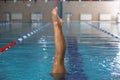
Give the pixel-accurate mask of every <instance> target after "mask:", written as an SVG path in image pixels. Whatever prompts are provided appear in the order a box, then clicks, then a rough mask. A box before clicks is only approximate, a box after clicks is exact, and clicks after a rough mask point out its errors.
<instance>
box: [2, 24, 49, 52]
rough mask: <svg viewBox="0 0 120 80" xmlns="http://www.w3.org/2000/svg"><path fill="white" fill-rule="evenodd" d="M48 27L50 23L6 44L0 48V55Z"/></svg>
mask: <svg viewBox="0 0 120 80" xmlns="http://www.w3.org/2000/svg"><path fill="white" fill-rule="evenodd" d="M48 25H50V23H48V24H46V25H44V26H42V27H41V28H38V29H36V30H33V31H31V32H29V33H27V34H26V35H23V36H22V37H20V38H18V39H17V40H14V41H12V42H10V43H8V44H7V45H5V46H3V47H2V48H0V54H2V53H3V52H4V51H6V50H8V49H9V48H11V47H13V46H15V45H16V44H20V43H21V42H22V41H23V40H25V39H27V38H29V37H31V36H32V35H34V34H35V33H37V32H38V31H40V30H41V29H42V28H45V27H47V26H48Z"/></svg>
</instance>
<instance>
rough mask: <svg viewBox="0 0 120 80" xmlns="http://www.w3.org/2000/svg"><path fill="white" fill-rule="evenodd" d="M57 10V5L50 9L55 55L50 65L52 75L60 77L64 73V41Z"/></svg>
mask: <svg viewBox="0 0 120 80" xmlns="http://www.w3.org/2000/svg"><path fill="white" fill-rule="evenodd" d="M57 10H58V8H57V7H56V8H54V9H53V10H52V22H53V26H54V42H55V55H54V63H53V67H52V76H56V77H57V76H58V77H59V76H60V77H61V76H63V75H65V73H66V70H65V65H64V55H65V50H66V43H65V39H64V36H63V32H62V20H61V19H60V18H59V17H58V14H57Z"/></svg>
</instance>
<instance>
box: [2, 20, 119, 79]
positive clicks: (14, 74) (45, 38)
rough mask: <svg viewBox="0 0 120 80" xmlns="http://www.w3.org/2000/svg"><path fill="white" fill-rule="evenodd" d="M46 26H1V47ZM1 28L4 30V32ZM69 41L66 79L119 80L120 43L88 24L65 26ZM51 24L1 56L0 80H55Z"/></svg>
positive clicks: (20, 24) (22, 24) (64, 29)
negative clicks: (53, 74)
mask: <svg viewBox="0 0 120 80" xmlns="http://www.w3.org/2000/svg"><path fill="white" fill-rule="evenodd" d="M46 24H47V23H43V24H38V25H37V24H32V23H10V24H4V23H0V47H2V46H4V45H6V44H7V43H9V42H11V41H13V40H17V39H18V38H19V37H22V36H23V35H25V34H27V33H29V32H31V31H32V30H34V29H37V28H38V27H43V26H44V25H46ZM1 29H2V30H1ZM63 33H64V36H65V39H66V46H67V50H66V55H65V66H66V70H67V73H68V74H67V75H66V76H65V78H64V79H63V80H119V78H120V52H119V48H120V45H119V40H118V39H115V38H113V37H111V36H108V35H106V34H105V33H103V32H100V31H99V30H97V29H95V28H93V27H91V26H90V25H88V24H86V23H82V22H81V23H77V22H73V23H70V24H67V23H64V24H63ZM53 38H54V36H53V26H52V24H50V25H48V27H44V28H42V29H41V30H40V31H39V32H38V33H36V34H34V35H33V36H31V37H30V38H27V39H25V40H23V41H22V42H21V43H19V44H17V45H15V46H14V47H12V48H10V49H8V50H6V51H5V52H3V54H1V55H0V80H55V79H54V78H53V77H51V75H50V72H51V68H52V63H53V58H54V39H53Z"/></svg>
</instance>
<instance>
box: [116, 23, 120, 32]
mask: <svg viewBox="0 0 120 80" xmlns="http://www.w3.org/2000/svg"><path fill="white" fill-rule="evenodd" d="M117 30H118V32H119V33H120V24H118V25H117Z"/></svg>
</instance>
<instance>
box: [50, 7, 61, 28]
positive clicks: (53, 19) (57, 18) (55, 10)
mask: <svg viewBox="0 0 120 80" xmlns="http://www.w3.org/2000/svg"><path fill="white" fill-rule="evenodd" d="M57 12H58V7H55V8H54V9H53V10H52V21H53V23H54V22H55V23H56V22H57V24H60V25H61V26H62V24H63V20H62V19H61V18H59V16H58V13H57Z"/></svg>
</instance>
